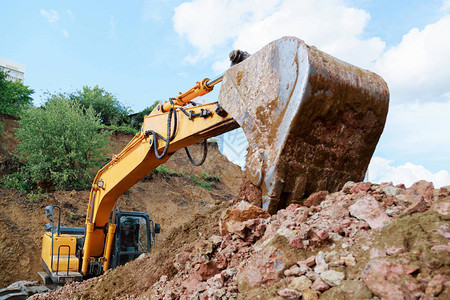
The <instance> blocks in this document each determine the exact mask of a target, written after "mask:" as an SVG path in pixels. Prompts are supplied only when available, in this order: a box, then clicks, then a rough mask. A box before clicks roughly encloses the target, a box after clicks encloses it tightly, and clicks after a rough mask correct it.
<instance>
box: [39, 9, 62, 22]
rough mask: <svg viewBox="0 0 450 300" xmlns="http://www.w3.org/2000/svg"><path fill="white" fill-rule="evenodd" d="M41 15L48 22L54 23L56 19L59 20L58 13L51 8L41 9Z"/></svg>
mask: <svg viewBox="0 0 450 300" xmlns="http://www.w3.org/2000/svg"><path fill="white" fill-rule="evenodd" d="M41 16H43V17H44V18H45V19H46V20H47V21H48V22H50V23H55V22H58V20H59V14H58V12H57V11H56V10H54V9H52V10H50V11H47V10H45V9H41Z"/></svg>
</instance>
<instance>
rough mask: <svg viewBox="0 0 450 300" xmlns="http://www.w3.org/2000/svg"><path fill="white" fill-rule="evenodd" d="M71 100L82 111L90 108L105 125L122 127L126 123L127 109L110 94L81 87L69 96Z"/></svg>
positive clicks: (96, 89) (99, 89)
mask: <svg viewBox="0 0 450 300" xmlns="http://www.w3.org/2000/svg"><path fill="white" fill-rule="evenodd" d="M69 98H70V99H71V100H75V101H77V102H78V103H80V104H81V106H82V107H83V108H84V109H88V108H89V107H92V108H93V109H94V110H95V111H96V112H97V113H98V115H99V116H100V120H101V122H102V123H103V124H105V125H122V124H123V123H126V119H127V116H128V114H129V108H128V107H126V106H124V105H122V103H120V101H119V100H117V98H116V97H115V96H114V95H112V94H111V93H109V92H107V91H105V90H104V89H102V88H99V87H98V86H97V85H96V86H95V87H93V88H91V87H88V86H83V88H82V89H81V90H79V91H77V92H75V93H72V94H69Z"/></svg>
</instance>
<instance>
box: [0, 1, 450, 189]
mask: <svg viewBox="0 0 450 300" xmlns="http://www.w3.org/2000/svg"><path fill="white" fill-rule="evenodd" d="M0 12H1V15H2V17H1V18H0V37H1V38H0V57H3V58H6V59H9V60H12V61H16V62H19V63H22V64H24V65H25V68H26V74H25V84H26V85H28V86H30V87H31V88H32V89H34V90H35V92H36V93H35V95H34V100H35V101H34V102H35V105H37V106H38V105H40V104H42V103H43V101H45V93H46V92H50V93H53V92H73V91H76V90H79V89H81V88H82V87H83V86H84V85H87V86H95V85H98V86H100V87H102V88H104V89H105V90H107V91H108V92H111V93H112V94H114V95H115V96H116V97H117V98H118V99H119V100H120V101H121V102H123V103H124V104H125V105H127V106H129V107H130V108H131V109H132V110H133V111H135V112H138V111H140V110H142V109H144V108H145V107H148V106H150V105H151V104H152V103H153V102H154V101H161V100H166V99H168V98H169V97H174V96H176V95H177V94H178V92H182V91H185V90H187V89H189V88H190V87H191V86H192V85H193V84H194V83H195V82H196V81H200V80H202V79H203V78H205V77H208V78H213V77H215V76H217V75H218V74H220V73H221V72H223V71H224V70H226V68H227V67H228V65H229V62H228V53H229V52H230V51H231V50H232V49H243V50H246V51H248V52H250V53H253V52H255V51H257V50H258V49H260V48H261V47H263V46H264V45H265V44H267V43H269V42H270V41H272V40H275V39H277V38H280V37H282V36H285V35H293V36H297V37H299V38H301V39H303V40H304V41H305V42H306V43H307V44H309V45H314V46H316V47H317V48H319V49H320V50H322V51H325V52H327V53H329V54H331V55H333V56H335V57H337V58H339V59H342V60H344V61H346V62H349V63H352V64H354V65H356V66H359V67H362V68H364V69H369V70H371V71H374V72H376V73H378V74H379V75H381V76H382V77H383V78H384V79H385V80H386V82H387V84H388V86H389V89H390V93H391V99H390V107H389V114H388V119H387V122H386V127H385V130H384V133H383V134H382V136H381V139H380V141H379V144H378V146H377V149H376V151H375V153H374V156H373V158H372V161H371V164H370V166H369V171H368V179H369V180H370V181H372V182H378V183H380V182H386V181H392V182H393V183H394V184H398V183H404V184H405V185H406V186H409V185H411V184H412V183H414V182H415V181H417V180H420V179H425V180H428V181H433V183H434V185H435V186H436V187H440V186H445V185H450V174H449V173H450V134H449V132H450V38H449V36H450V0H428V1H426V0H421V1H420V0H397V1H389V0H239V1H237V0H192V1H169V0H148V1H143V0H129V1H56V0H55V1H49V0H41V1H33V0H23V1H6V0H0ZM217 91H218V89H216V90H215V91H214V92H213V93H211V94H208V95H207V96H206V97H205V99H204V101H216V99H217V95H218V92H217ZM225 141H226V142H228V144H229V145H231V147H228V148H227V149H228V150H227V152H228V153H227V154H228V155H229V157H230V159H231V160H233V161H236V162H241V163H242V161H243V159H244V158H243V156H244V154H245V138H243V136H242V134H239V132H237V133H230V134H229V135H228V136H226V137H225Z"/></svg>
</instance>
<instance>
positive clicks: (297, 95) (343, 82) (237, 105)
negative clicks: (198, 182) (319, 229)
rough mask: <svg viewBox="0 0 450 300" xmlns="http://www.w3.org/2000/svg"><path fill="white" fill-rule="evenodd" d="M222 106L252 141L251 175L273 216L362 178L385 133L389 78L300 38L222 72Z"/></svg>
mask: <svg viewBox="0 0 450 300" xmlns="http://www.w3.org/2000/svg"><path fill="white" fill-rule="evenodd" d="M219 104H220V105H221V106H222V107H223V108H224V109H225V110H226V111H227V112H228V113H229V114H230V115H231V116H233V117H234V118H235V120H236V121H237V122H238V124H239V125H240V126H241V127H242V129H243V130H244V133H245V135H246V137H247V139H248V142H249V149H248V154H247V159H246V173H247V176H248V177H249V178H250V180H251V181H252V182H253V183H254V184H255V185H258V186H260V187H261V189H262V194H263V199H262V200H263V202H262V203H263V205H262V206H263V208H264V209H267V210H268V211H269V212H270V213H275V212H276V211H277V210H278V209H281V208H284V207H286V206H287V205H288V204H290V203H301V201H302V199H304V198H305V197H307V196H309V195H310V194H312V193H314V192H316V191H320V190H328V191H330V192H333V191H336V190H338V189H340V188H342V186H343V185H344V184H345V182H347V181H349V180H352V181H361V180H363V178H364V175H365V172H366V170H367V167H368V164H369V161H370V159H371V157H372V154H373V152H374V150H375V147H376V145H377V143H378V140H379V137H380V135H381V133H382V132H383V129H384V124H385V121H386V116H387V112H388V105H389V91H388V87H387V85H386V83H385V82H384V80H383V79H382V78H381V77H379V76H378V75H376V74H375V73H372V72H370V71H367V70H363V69H360V68H358V67H355V66H353V65H350V64H347V63H345V62H343V61H340V60H338V59H336V58H334V57H332V56H330V55H328V54H326V53H324V52H321V51H320V50H318V49H316V48H315V47H311V46H308V45H306V44H305V43H304V42H303V41H302V40H300V39H298V38H295V37H283V38H281V39H279V40H276V41H274V42H272V43H270V44H268V45H267V46H265V47H264V48H262V49H261V50H260V51H258V52H256V53H254V54H253V55H251V56H250V57H249V58H247V59H246V60H245V61H243V62H241V63H240V64H238V65H235V66H233V67H231V68H230V69H229V70H228V71H226V72H225V74H224V78H223V83H222V87H221V90H220V94H219Z"/></svg>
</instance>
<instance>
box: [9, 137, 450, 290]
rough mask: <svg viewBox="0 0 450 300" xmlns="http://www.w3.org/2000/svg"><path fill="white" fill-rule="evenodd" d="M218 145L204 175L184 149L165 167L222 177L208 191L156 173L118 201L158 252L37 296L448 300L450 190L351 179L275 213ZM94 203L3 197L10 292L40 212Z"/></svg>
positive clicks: (78, 221) (77, 195) (29, 266)
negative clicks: (139, 221) (144, 224)
mask: <svg viewBox="0 0 450 300" xmlns="http://www.w3.org/2000/svg"><path fill="white" fill-rule="evenodd" d="M130 138H131V136H122V135H115V136H114V137H113V140H114V141H115V142H116V143H117V144H120V143H121V142H125V141H126V140H129V139H130ZM121 146H123V145H121ZM117 147H118V148H120V147H119V146H117ZM212 148H213V151H211V152H212V153H210V156H209V158H208V160H207V162H206V163H205V166H204V167H203V169H194V168H193V167H191V166H189V165H188V163H187V160H186V158H185V157H184V154H176V155H175V156H174V157H173V158H172V159H171V160H170V161H169V162H168V163H167V168H168V169H175V170H177V171H179V172H180V171H181V170H183V172H184V174H192V173H193V174H196V175H198V176H200V175H201V173H202V172H207V173H208V174H218V173H219V174H221V177H220V182H217V183H215V185H216V186H215V188H213V189H212V191H207V190H205V189H203V188H201V187H199V186H195V185H193V184H192V181H190V180H189V178H188V177H187V176H182V175H171V176H168V175H167V174H163V173H153V174H151V175H150V176H148V177H147V178H146V179H144V180H143V181H142V182H139V183H138V184H137V185H136V186H135V187H133V188H132V189H130V191H129V192H127V193H126V194H125V195H123V196H122V197H121V198H120V200H119V201H120V202H119V203H120V205H119V206H120V209H136V210H145V211H149V212H150V214H151V217H152V218H153V219H154V220H155V221H157V222H160V223H161V225H162V228H163V231H162V233H161V234H160V235H159V236H158V240H157V244H156V248H155V249H154V250H153V251H152V253H149V254H147V255H145V256H141V257H140V258H138V259H137V260H135V261H132V262H129V263H127V264H126V265H124V266H121V267H118V268H116V269H114V270H110V271H108V272H106V274H104V275H102V276H100V277H97V278H92V279H89V280H85V281H83V282H76V283H71V284H67V285H66V286H64V287H63V288H61V289H59V290H58V291H52V292H50V293H46V294H38V295H35V296H34V299H450V281H449V280H450V259H449V258H450V255H449V254H450V243H449V239H450V224H449V219H450V187H446V188H441V189H435V188H434V186H433V184H432V183H430V182H426V181H419V182H417V183H415V184H414V185H413V186H411V187H408V188H407V187H405V186H403V185H397V186H393V185H392V183H381V184H373V183H369V182H359V183H355V182H347V183H346V184H345V185H344V186H343V187H341V189H340V190H339V191H337V192H334V193H329V192H327V191H320V192H316V193H313V194H312V195H310V196H309V197H308V198H307V199H302V200H299V201H298V202H299V203H296V204H291V205H290V206H288V207H287V208H286V209H282V210H280V211H278V213H277V214H274V215H272V216H271V215H269V214H268V213H267V212H266V211H264V210H261V209H260V208H259V207H258V206H259V205H260V204H261V203H260V194H261V191H260V190H258V189H257V188H254V186H252V185H251V183H250V182H249V180H248V179H246V178H245V177H244V178H243V177H242V175H241V171H240V169H239V168H238V167H237V166H234V165H233V164H231V163H229V162H228V161H226V159H225V158H224V157H223V156H221V155H220V153H219V152H218V151H217V149H215V148H214V147H212ZM116 150H118V149H116ZM196 152H197V155H199V152H200V151H199V149H198V151H196ZM87 197H88V191H60V192H55V193H50V194H48V195H47V197H46V199H40V200H35V201H34V202H30V201H29V200H28V199H27V197H26V196H25V195H23V194H21V193H20V192H17V191H10V190H2V191H1V195H0V201H2V210H1V212H0V213H1V215H0V226H1V227H0V234H1V235H0V237H1V240H0V241H1V243H0V247H1V248H0V251H1V252H0V255H1V257H0V259H1V262H0V263H1V264H2V266H1V267H2V276H1V277H2V278H1V279H2V280H3V282H2V284H3V285H6V284H9V283H11V282H13V281H16V280H24V279H28V280H30V279H35V278H36V276H35V275H34V274H35V272H36V271H39V270H41V268H40V266H39V258H38V257H35V256H38V255H39V252H40V235H41V234H42V229H43V226H44V224H45V222H46V220H45V217H44V216H43V207H44V206H45V205H47V204H59V205H61V206H62V207H63V208H64V211H67V212H65V213H64V216H63V222H64V223H65V224H66V225H69V224H70V225H71V226H72V225H73V226H82V225H83V215H84V214H85V209H86V203H87ZM251 203H252V204H251ZM253 204H255V205H256V206H255V205H253ZM72 212H73V214H72ZM34 254H37V255H34ZM18 266H20V267H18Z"/></svg>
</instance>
